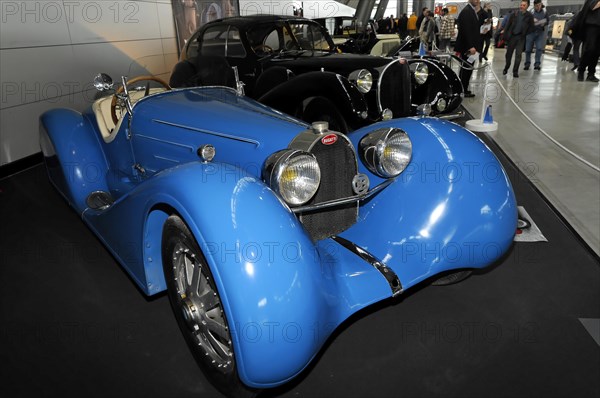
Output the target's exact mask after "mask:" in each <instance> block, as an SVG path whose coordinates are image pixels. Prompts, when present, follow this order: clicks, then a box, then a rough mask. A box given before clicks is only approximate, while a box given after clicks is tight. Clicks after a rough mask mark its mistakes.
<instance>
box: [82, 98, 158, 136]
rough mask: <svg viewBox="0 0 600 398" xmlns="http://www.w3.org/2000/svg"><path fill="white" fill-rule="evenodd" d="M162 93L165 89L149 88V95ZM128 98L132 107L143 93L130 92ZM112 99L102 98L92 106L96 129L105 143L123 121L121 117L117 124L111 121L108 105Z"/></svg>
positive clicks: (115, 132) (115, 133)
mask: <svg viewBox="0 0 600 398" xmlns="http://www.w3.org/2000/svg"><path fill="white" fill-rule="evenodd" d="M163 91H166V89H165V88H163V87H157V88H151V89H150V94H149V95H154V94H157V93H160V92H163ZM129 97H130V99H131V105H132V106H134V105H135V103H136V102H138V101H139V100H140V99H142V98H143V97H144V91H130V92H129ZM112 98H113V96H112V95H109V96H108V97H102V98H100V99H98V100H96V101H95V102H94V103H93V104H92V111H93V112H94V115H96V122H97V123H98V129H99V130H100V133H101V134H102V138H103V139H104V142H106V143H110V142H112V140H114V139H115V136H116V135H117V132H118V131H119V129H120V128H121V122H122V121H123V117H121V118H120V119H119V122H118V123H117V124H116V125H115V123H114V122H113V120H112V116H111V113H110V104H111V102H112Z"/></svg>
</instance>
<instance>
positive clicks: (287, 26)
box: [247, 21, 333, 52]
mask: <svg viewBox="0 0 600 398" xmlns="http://www.w3.org/2000/svg"><path fill="white" fill-rule="evenodd" d="M247 38H248V41H249V42H250V45H251V46H252V48H253V49H255V51H256V50H257V49H260V50H264V49H265V47H266V48H267V49H268V50H269V51H273V52H282V51H294V50H308V51H325V52H330V51H332V49H333V42H332V41H331V39H330V38H329V36H327V34H326V33H325V32H324V31H323V29H322V28H321V26H320V25H319V24H317V23H314V22H311V21H289V22H287V23H284V22H283V21H282V22H278V23H275V24H273V23H269V24H258V25H255V26H253V27H252V28H250V29H248V33H247Z"/></svg>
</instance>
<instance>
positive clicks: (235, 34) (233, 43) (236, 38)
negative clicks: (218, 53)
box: [227, 26, 246, 58]
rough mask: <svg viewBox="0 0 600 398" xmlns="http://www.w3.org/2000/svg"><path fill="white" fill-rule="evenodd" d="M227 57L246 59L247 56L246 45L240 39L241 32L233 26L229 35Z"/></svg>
mask: <svg viewBox="0 0 600 398" xmlns="http://www.w3.org/2000/svg"><path fill="white" fill-rule="evenodd" d="M227 56H228V57H232V58H244V57H245V56H246V50H245V49H244V44H243V43H242V40H241V39H240V31H239V30H238V29H237V28H236V27H234V26H231V27H230V28H229V33H228V35H227Z"/></svg>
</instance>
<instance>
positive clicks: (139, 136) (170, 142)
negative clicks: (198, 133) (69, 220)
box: [135, 134, 195, 152]
mask: <svg viewBox="0 0 600 398" xmlns="http://www.w3.org/2000/svg"><path fill="white" fill-rule="evenodd" d="M135 136H136V138H145V139H147V140H150V141H157V142H161V143H163V144H171V145H174V146H178V147H181V148H185V149H189V150H190V151H192V152H194V150H195V149H194V148H193V147H191V146H189V145H183V144H179V143H177V142H173V141H167V140H162V139H160V138H156V137H150V136H147V135H143V134H136V135H135Z"/></svg>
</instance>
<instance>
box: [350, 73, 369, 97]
mask: <svg viewBox="0 0 600 398" xmlns="http://www.w3.org/2000/svg"><path fill="white" fill-rule="evenodd" d="M348 80H350V81H351V82H352V83H353V84H354V85H355V86H356V87H357V88H358V91H360V92H361V93H362V94H366V93H368V92H369V91H371V89H372V88H373V74H372V73H371V72H370V71H369V70H368V69H358V70H355V71H352V72H351V73H350V75H349V76H348Z"/></svg>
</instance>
